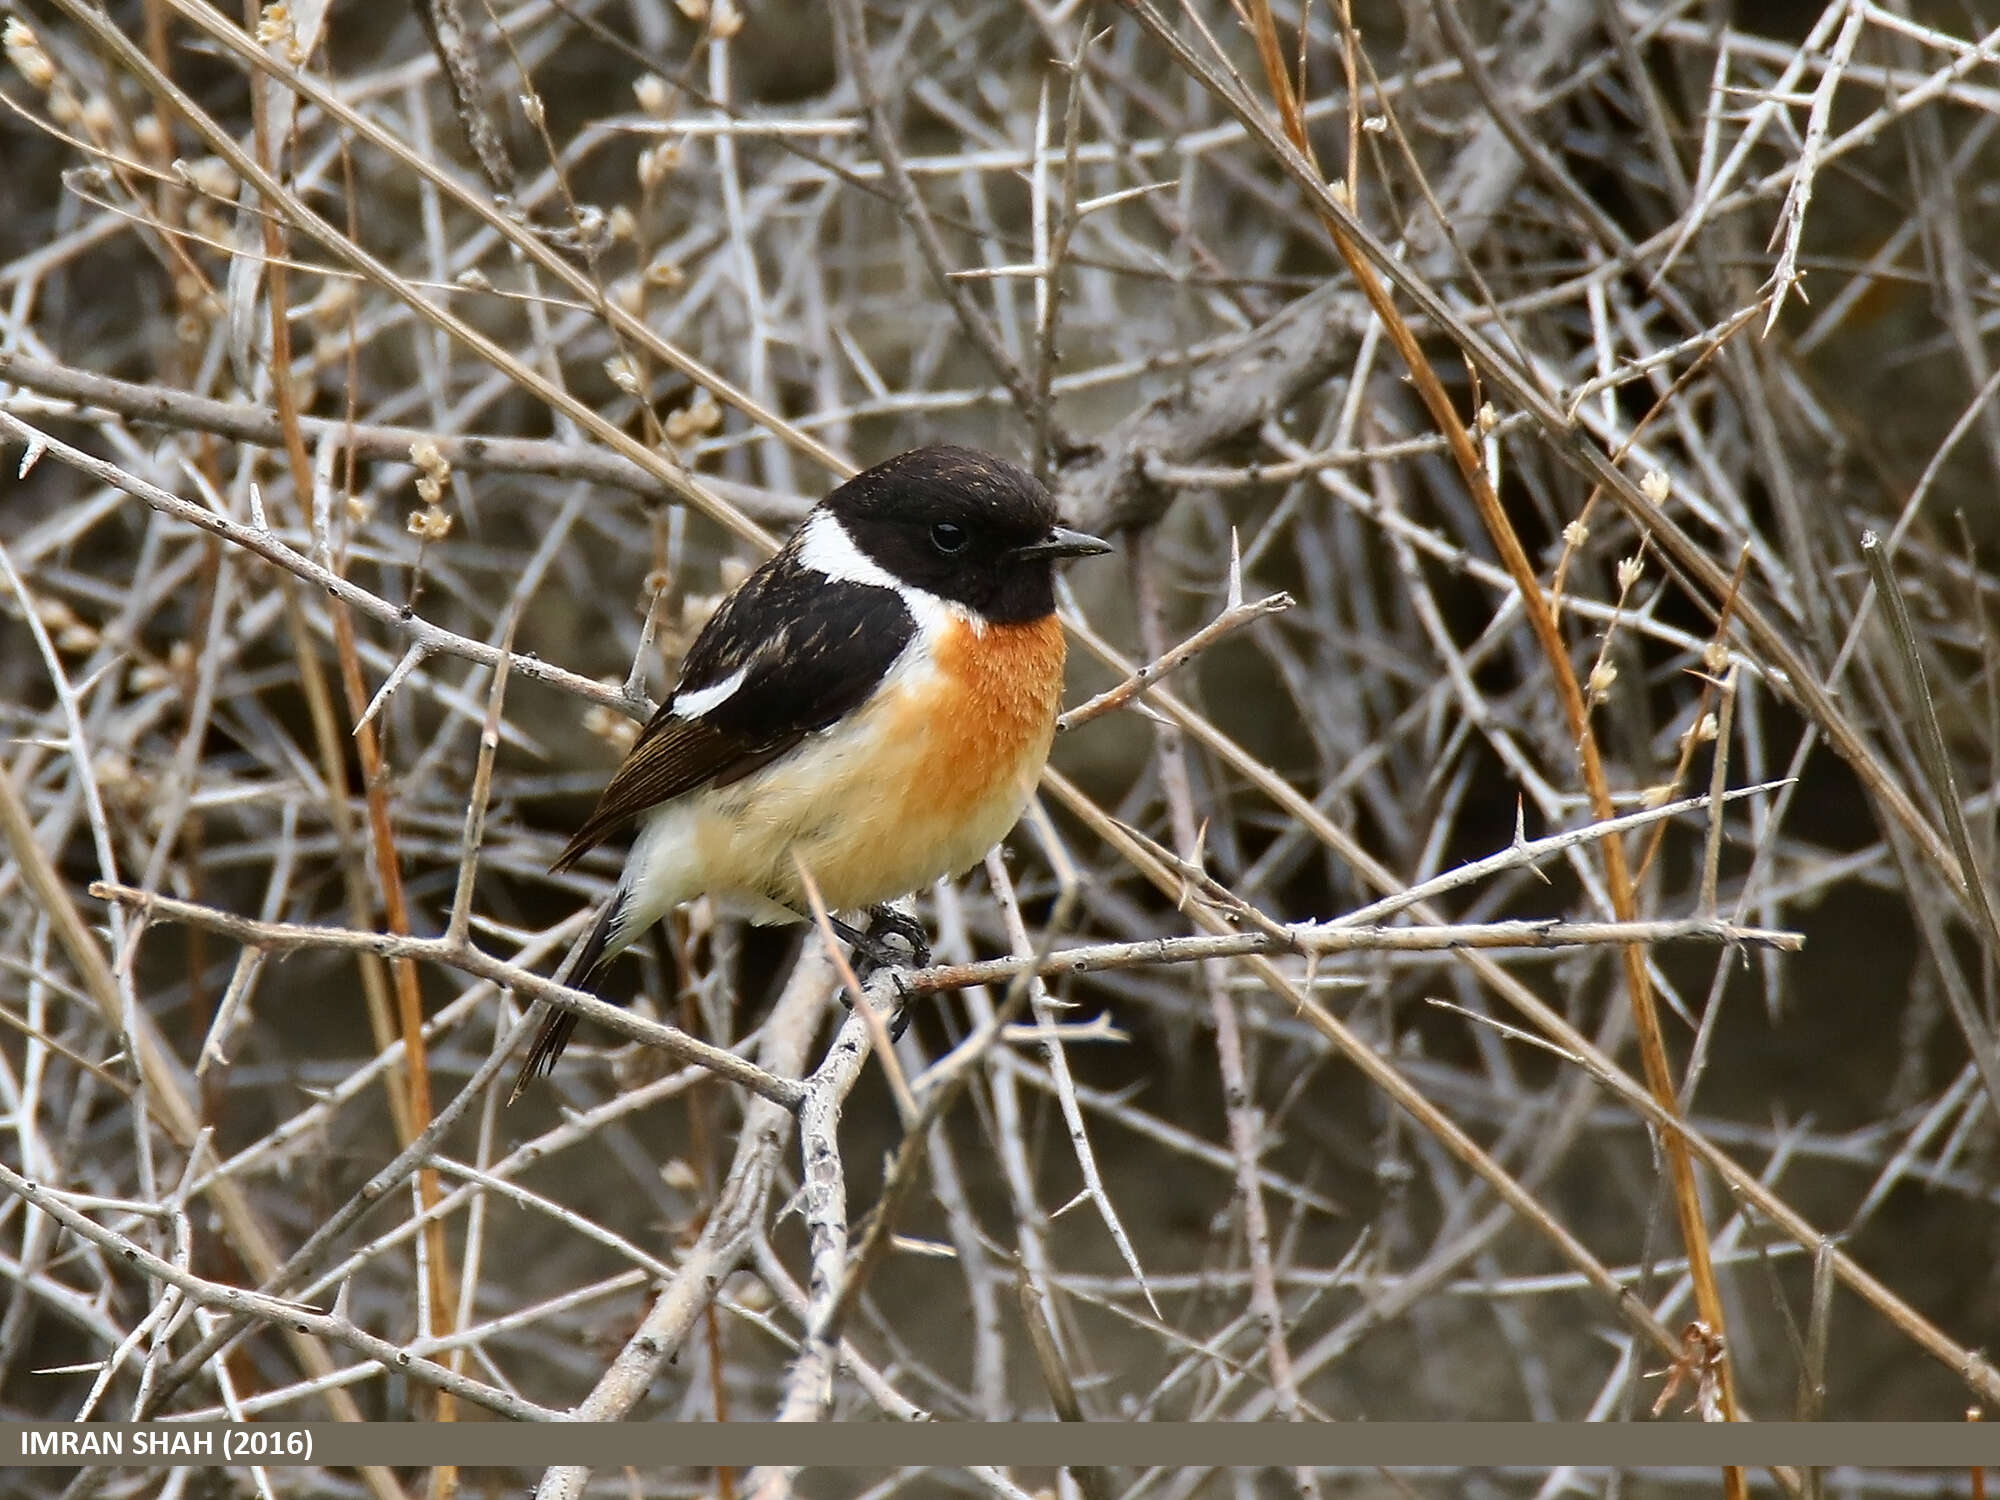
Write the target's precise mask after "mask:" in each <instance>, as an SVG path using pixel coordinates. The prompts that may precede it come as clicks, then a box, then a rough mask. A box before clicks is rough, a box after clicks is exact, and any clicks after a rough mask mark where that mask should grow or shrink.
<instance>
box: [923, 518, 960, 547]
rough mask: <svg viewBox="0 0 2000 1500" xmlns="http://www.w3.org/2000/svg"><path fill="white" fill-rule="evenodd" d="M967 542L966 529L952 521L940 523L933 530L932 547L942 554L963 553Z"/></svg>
mask: <svg viewBox="0 0 2000 1500" xmlns="http://www.w3.org/2000/svg"><path fill="white" fill-rule="evenodd" d="M966 541H967V537H966V535H965V528H964V527H963V526H955V525H953V524H952V523H951V522H950V521H940V522H938V523H937V525H935V526H933V527H932V528H931V545H932V546H933V547H935V548H937V549H938V551H940V552H959V551H963V550H964V548H965V544H966Z"/></svg>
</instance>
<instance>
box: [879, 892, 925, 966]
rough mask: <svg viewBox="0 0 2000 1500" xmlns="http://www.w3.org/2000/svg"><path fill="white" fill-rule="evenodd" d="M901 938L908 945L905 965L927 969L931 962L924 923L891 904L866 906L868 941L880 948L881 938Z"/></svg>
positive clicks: (881, 944)
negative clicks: (908, 953) (908, 956)
mask: <svg viewBox="0 0 2000 1500" xmlns="http://www.w3.org/2000/svg"><path fill="white" fill-rule="evenodd" d="M885 936H887V937H898V938H901V939H902V940H903V941H904V942H905V943H908V944H909V945H910V961H909V963H908V965H907V966H906V967H908V968H912V969H927V968H929V967H930V964H931V940H930V934H929V933H927V932H925V931H924V924H923V923H921V922H919V921H918V920H917V919H916V918H915V917H913V916H911V915H910V914H909V913H908V912H905V911H898V910H896V908H895V907H893V906H871V907H869V908H868V938H869V941H870V943H871V944H872V945H873V946H874V947H876V948H878V949H881V948H883V947H884V946H885V945H884V944H883V942H882V939H883V938H884V937H885Z"/></svg>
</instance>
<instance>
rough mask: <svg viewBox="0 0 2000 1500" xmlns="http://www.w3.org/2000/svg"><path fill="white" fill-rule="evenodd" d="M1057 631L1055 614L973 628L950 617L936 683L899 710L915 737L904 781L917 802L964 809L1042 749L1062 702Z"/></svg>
mask: <svg viewBox="0 0 2000 1500" xmlns="http://www.w3.org/2000/svg"><path fill="white" fill-rule="evenodd" d="M1063 652H1064V646H1063V633H1062V625H1061V624H1060V623H1059V622H1058V621H1057V620H1056V618H1055V616H1053V615H1050V616H1048V617H1047V618H1045V619H1040V620H1033V621H1030V622H1028V623H1027V624H1023V625H988V626H986V627H985V628H984V629H983V630H975V629H974V627H973V626H971V625H970V624H968V623H966V622H964V621H958V622H955V623H954V624H953V625H952V627H951V628H950V629H949V630H948V631H947V632H946V633H945V634H944V635H943V637H942V638H941V639H940V640H939V641H938V643H937V678H936V682H937V691H935V692H933V693H929V694H925V695H924V698H923V700H922V701H921V703H915V702H913V703H912V704H911V705H910V708H909V709H908V710H906V712H907V713H909V714H910V715H911V716H912V717H914V716H915V714H916V713H917V712H919V711H921V712H922V714H923V717H924V718H925V719H926V720H927V721H928V722H926V723H924V724H922V725H921V726H919V725H915V724H912V725H909V726H908V731H909V732H912V737H913V738H914V739H916V740H917V741H918V742H920V743H922V744H923V745H924V747H925V748H924V753H923V755H922V756H921V757H920V759H919V764H918V766H917V768H916V777H915V783H914V785H912V787H911V788H910V790H911V792H912V794H913V797H914V799H915V801H916V803H917V805H918V806H920V807H925V808H933V809H935V810H936V811H937V812H939V813H943V814H945V815H946V816H950V815H952V814H953V813H954V812H957V813H962V814H969V813H972V812H973V811H975V810H976V809H977V808H978V807H980V806H981V805H983V804H984V803H985V802H987V801H988V800H989V799H991V798H992V797H993V796H994V795H996V794H997V793H1004V792H1005V791H1006V790H1007V789H1009V788H1011V787H1012V786H1013V784H1014V783H1015V782H1017V781H1018V780H1020V779H1021V777H1022V774H1023V766H1022V762H1023V760H1024V758H1031V759H1032V761H1033V764H1032V766H1030V767H1027V768H1026V775H1027V777H1028V779H1029V781H1030V783H1032V780H1033V778H1034V777H1035V776H1037V775H1039V774H1040V772H1041V768H1042V762H1043V760H1044V759H1045V758H1046V757H1047V755H1048V747H1049V740H1050V739H1051V737H1052V736H1053V735H1054V733H1055V722H1056V711H1057V709H1058V708H1059V707H1060V706H1061V704H1062V686H1063Z"/></svg>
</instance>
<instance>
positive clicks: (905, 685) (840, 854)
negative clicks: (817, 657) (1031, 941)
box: [628, 620, 1062, 924]
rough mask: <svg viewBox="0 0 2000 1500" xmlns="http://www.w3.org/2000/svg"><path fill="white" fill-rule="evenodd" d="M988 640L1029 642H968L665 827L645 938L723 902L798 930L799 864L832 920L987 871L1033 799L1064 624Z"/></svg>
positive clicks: (648, 875) (643, 883)
mask: <svg viewBox="0 0 2000 1500" xmlns="http://www.w3.org/2000/svg"><path fill="white" fill-rule="evenodd" d="M993 629H994V630H995V631H996V632H1002V631H1012V632H1016V633H1018V635H1019V637H1020V638H1019V639H1018V640H1017V639H1013V638H1009V637H1002V638H1001V640H1000V641H999V642H995V641H994V639H993V637H992V636H986V637H979V638H972V637H971V636H970V634H969V632H968V637H967V640H966V641H965V642H962V643H961V645H962V646H964V647H966V648H968V649H965V650H964V651H963V652H961V653H954V651H953V650H952V649H950V643H947V644H946V646H945V648H943V649H941V650H940V651H939V652H938V665H937V667H936V668H935V669H933V670H932V671H930V672H928V673H926V674H924V676H923V677H921V678H919V679H916V680H909V681H903V682H900V683H897V684H896V685H894V686H892V687H890V688H887V689H885V690H884V691H883V693H881V694H880V695H879V696H878V697H877V698H876V699H875V700H874V701H872V702H871V703H869V704H868V705H867V706H866V707H865V708H863V709H862V710H861V711H860V712H859V713H857V714H855V715H854V716H853V717H852V718H851V719H849V720H848V721H846V722H845V723H843V724H841V725H840V726H838V727H837V728H835V729H832V730H828V731H824V732H822V733H820V734H817V735H814V736H811V737H810V738H809V739H807V740H806V741H805V742H803V743H802V744H800V745H799V747H798V748H797V749H795V750H793V751H791V752H790V753H788V754H787V755H785V756H783V757H782V758H781V759H779V760H777V761H775V762H773V763H772V764H771V765H769V766H767V767H765V768H764V769H763V770H761V771H758V772H756V773H754V774H752V775H750V776H747V777H745V778H744V779H743V780H741V781H739V782H736V783H734V784H733V785H730V786H727V787H722V788H705V789H703V790H702V791H699V792H696V793H694V794H692V795H690V796H688V797H684V798H682V799H680V800H678V801H676V802H674V803H671V804H668V805H667V806H665V807H662V808H660V809H658V810H657V811H656V812H654V813H653V814H652V815H651V817H649V818H648V819H647V822H646V826H645V828H644V829H643V831H642V832H641V834H640V837H639V839H638V841H637V842H636V843H635V844H634V846H633V851H632V857H631V863H630V864H629V865H628V873H629V877H630V883H631V894H632V897H633V899H634V905H635V907H636V908H637V910H635V912H634V915H635V916H639V917H641V918H642V920H643V922H644V923H646V924H650V923H651V922H652V921H656V920H658V918H659V917H660V916H661V915H664V913H665V912H666V910H667V909H668V908H670V907H672V906H675V905H678V904H679V903H681V902H683V901H687V900H691V899H692V898H693V897H695V896H699V895H712V896H716V897H719V898H723V899H724V900H725V901H726V902H728V903H729V904H730V905H732V906H734V907H735V908H736V909H737V910H739V911H742V912H744V914H746V915H748V916H750V917H751V918H752V919H753V920H757V921H766V922H771V921H788V920H792V914H793V913H795V912H799V911H805V910H809V909H810V903H809V902H808V900H807V897H806V893H805V890H804V888H803V884H802V882H801V881H800V879H799V874H798V866H799V864H800V863H803V864H804V865H805V867H806V868H807V869H808V870H809V871H811V873H812V878H813V883H814V884H815V885H816V886H817V887H818V890H819V894H820V900H821V901H822V902H823V903H824V904H825V905H826V907H827V908H828V909H829V910H831V911H854V910H858V909H860V908H863V907H868V906H874V905H877V904H879V903H882V902H886V901H893V900H895V899H897V898H898V897H901V896H905V895H908V894H909V893H910V892H912V891H915V890H920V889H922V888H924V887H926V886H929V885H931V884H933V883H934V882H936V881H938V880H940V879H942V878H944V877H946V876H948V875H958V874H961V873H963V872H964V871H965V870H967V869H969V868H971V867H972V866H973V865H975V864H977V863H978V862H979V860H980V859H981V858H982V857H983V856H984V855H985V854H986V852H987V850H989V849H991V848H992V847H993V846H994V845H995V844H997V843H999V842H1000V840H1001V839H1003V838H1005V837H1006V835H1007V832H1008V830H1009V829H1011V828H1012V827H1013V826H1014V824H1015V822H1016V821H1018V820H1019V818H1020V816H1021V813H1022V811H1023V810H1024V809H1025V808H1026V806H1027V804H1028V799H1029V797H1030V796H1031V795H1032V794H1033V792H1034V788H1035V782H1036V780H1037V778H1038V777H1039V776H1040V775H1041V771H1042V767H1043V765H1044V763H1045V762H1046V761H1047V759H1048V753H1049V745H1050V742H1051V740H1052V739H1053V737H1054V733H1055V717H1056V710H1057V707H1058V703H1059V700H1060V696H1061V686H1062V636H1061V632H1060V627H1058V626H1057V625H1056V623H1055V622H1054V621H1053V620H1049V621H1046V622H1038V623H1037V624H1035V625H1031V626H1020V627H1007V626H1002V627H993ZM996 644H998V645H1001V646H1004V647H1006V648H1007V650H1009V651H1012V652H1013V653H1014V655H1013V656H1012V657H1011V658H1010V657H1009V656H1008V655H1006V654H1005V653H1004V652H998V651H995V650H994V649H993V648H994V646H995V645H996ZM972 647H977V649H970V648H972ZM1024 655H1027V657H1028V659H1027V660H1026V661H1023V660H1022V657H1023V656H1024ZM1024 668H1025V669H1026V670H1024Z"/></svg>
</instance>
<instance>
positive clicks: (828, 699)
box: [551, 548, 916, 870]
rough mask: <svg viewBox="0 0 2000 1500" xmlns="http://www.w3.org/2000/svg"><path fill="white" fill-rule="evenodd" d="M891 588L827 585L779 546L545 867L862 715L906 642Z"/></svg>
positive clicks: (716, 620) (732, 600)
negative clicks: (857, 711)
mask: <svg viewBox="0 0 2000 1500" xmlns="http://www.w3.org/2000/svg"><path fill="white" fill-rule="evenodd" d="M915 632H916V622H915V620H914V619H913V618H912V617H911V615H910V612H909V610H908V609H907V608H905V607H904V604H903V601H902V599H901V597H900V596H899V595H898V594H897V593H896V591H895V590H894V589H892V588H880V587H876V586H874V585H870V584H862V583H853V582H849V581H846V580H836V579H831V578H828V577H827V576H826V575H825V574H824V573H821V572H819V571H817V570H815V569H811V568H805V567H802V566H800V565H799V563H798V562H797V560H796V558H795V556H794V555H793V552H792V549H791V548H786V549H785V550H784V551H783V552H780V553H779V554H778V555H777V556H775V557H773V558H772V559H771V560H770V561H769V562H767V563H765V564H764V566H763V567H761V568H759V569H758V570H757V571H756V572H754V573H752V574H751V575H750V576H749V577H748V578H747V579H745V580H744V581H743V583H742V585H741V586H740V587H739V588H738V589H737V590H736V592H735V593H733V594H731V595H730V596H729V597H728V598H727V599H726V600H724V601H723V603H722V607H721V608H720V609H718V610H717V611H716V612H715V614H714V615H713V616H712V617H711V618H710V620H709V622H708V624H707V625H705V626H704V627H703V628H702V631H701V634H700V635H699V636H697V637H696V638H695V642H694V644H693V645H692V646H691V647H690V648H689V649H688V654H687V659H686V660H685V661H684V662H683V663H682V664H681V677H680V681H679V682H678V683H676V684H675V686H674V692H673V696H672V697H670V698H669V699H668V700H667V701H666V702H665V703H663V704H662V705H661V706H660V710H659V712H658V713H656V714H654V715H653V717H652V720H651V722H650V723H648V724H647V725H646V727H645V728H644V729H643V730H642V731H640V734H639V738H638V741H637V742H636V743H635V744H634V745H633V746H632V750H631V753H630V754H629V755H627V756H626V757H625V762H624V764H623V765H621V766H619V768H618V770H617V772H616V773H615V774H614V775H613V776H612V778H611V780H610V782H609V783H608V784H607V785H606V786H605V788H604V793H603V795H602V796H601V797H600V798H599V799H598V803H597V810H596V811H595V812H593V813H591V815H590V816H589V817H588V818H587V819H585V820H584V824H583V826H582V827H581V828H579V829H578V830H577V831H576V837H574V838H572V839H571V840H570V841H569V843H568V845H567V846H566V847H565V848H564V849H563V852H562V854H561V855H560V856H558V858H557V859H556V862H555V864H554V865H553V866H552V867H551V868H552V869H554V870H566V869H568V868H569V867H570V866H571V865H573V864H575V863H576V861H577V860H579V859H581V858H582V857H583V856H584V855H585V854H587V853H588V852H589V851H590V850H592V849H593V848H595V847H596V846H597V845H598V844H599V843H601V842H602V841H603V839H604V838H605V836H606V835H607V834H609V833H610V832H611V831H612V830H613V829H615V828H617V827H618V826H619V824H621V823H623V822H625V821H626V820H627V819H630V818H632V817H635V816H637V815H638V814H640V813H642V812H644V811H646V809H648V808H650V807H656V806H658V805H659V804H660V803H662V802H667V801H671V800H672V799H673V798H675V797H679V796H683V795H685V794H686V793H688V792H691V791H693V790H695V789H696V788H697V787H701V786H707V785H711V784H713V785H720V786H727V785H728V784H729V783H730V782H732V781H737V780H740V779H741V778H742V777H745V776H747V775H749V774H750V773H751V772H752V771H755V770H757V769H759V768H760V767H762V766H765V765H768V764H769V763H770V762H772V761H773V760H776V759H777V758H778V757H779V756H781V755H783V754H784V753H785V752H786V751H787V750H790V749H791V748H792V747H793V746H794V745H796V744H798V742H799V741H800V740H802V739H804V738H805V737H806V736H807V735H809V734H811V733H813V732H814V731H815V730H820V729H825V728H826V727H828V726H829V725H831V724H833V723H834V722H836V721H837V720H838V719H839V718H840V717H841V716H842V715H843V714H846V713H848V712H850V711H851V710H853V709H855V708H857V707H859V706H860V705H861V704H862V703H863V702H865V701H866V700H867V698H868V697H869V695H870V694H871V693H873V692H874V691H875V689H876V687H877V686H879V685H880V683H881V681H882V678H883V676H884V675H885V674H886V673H887V672H888V670H889V668H890V666H891V665H893V664H894V662H895V660H896V658H897V657H898V656H900V655H901V654H902V653H903V650H904V648H905V647H907V646H908V645H909V644H910V641H911V639H912V637H913V636H914V634H915Z"/></svg>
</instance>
